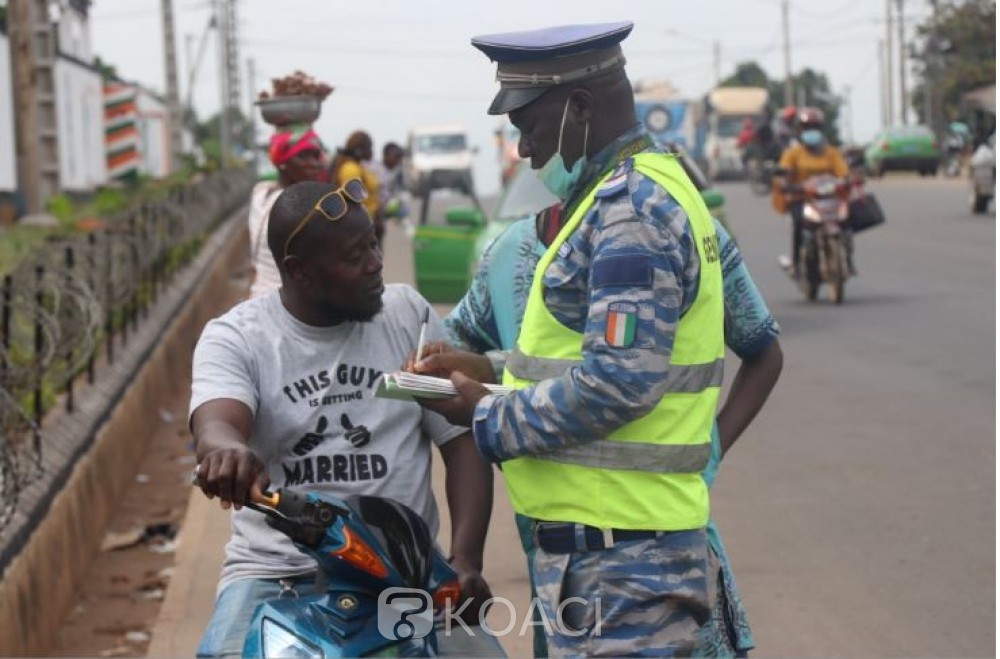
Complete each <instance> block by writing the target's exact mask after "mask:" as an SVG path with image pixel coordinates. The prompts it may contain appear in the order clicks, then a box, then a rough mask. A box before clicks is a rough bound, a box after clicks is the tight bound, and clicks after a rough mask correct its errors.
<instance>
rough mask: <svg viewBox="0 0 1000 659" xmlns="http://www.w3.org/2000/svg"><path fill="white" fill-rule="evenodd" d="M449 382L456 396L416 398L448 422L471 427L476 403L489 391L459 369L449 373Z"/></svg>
mask: <svg viewBox="0 0 1000 659" xmlns="http://www.w3.org/2000/svg"><path fill="white" fill-rule="evenodd" d="M451 382H452V384H454V385H455V389H456V390H457V391H458V395H457V396H454V397H452V398H417V399H416V400H417V402H418V403H420V405H421V406H423V407H425V408H427V409H429V410H431V411H432V412H437V413H438V414H440V415H441V416H443V417H444V418H446V419H448V422H449V423H451V424H453V425H456V426H465V427H466V428H471V427H472V417H473V415H475V413H476V405H477V404H478V403H479V401H480V400H481V399H482V398H483V396H488V395H489V393H490V391H489V389H487V388H486V387H484V386H483V385H481V384H479V383H478V382H476V381H475V380H472V379H471V378H469V377H468V376H466V375H465V374H464V373H462V372H461V371H455V372H454V373H452V374H451Z"/></svg>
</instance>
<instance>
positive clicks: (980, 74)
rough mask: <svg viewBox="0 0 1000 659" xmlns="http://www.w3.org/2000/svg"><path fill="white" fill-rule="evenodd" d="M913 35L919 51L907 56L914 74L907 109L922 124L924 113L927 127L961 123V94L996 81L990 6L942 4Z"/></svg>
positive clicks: (974, 1)
mask: <svg viewBox="0 0 1000 659" xmlns="http://www.w3.org/2000/svg"><path fill="white" fill-rule="evenodd" d="M917 34H918V36H919V38H920V39H921V41H922V42H923V48H922V49H921V50H920V51H917V50H915V49H914V50H913V51H912V52H911V57H912V58H913V59H914V60H915V61H916V63H917V71H918V74H919V76H920V82H919V84H918V85H917V87H916V88H915V89H914V90H913V93H912V95H911V97H910V100H911V103H912V107H913V109H914V110H916V112H917V115H918V116H919V117H920V120H921V122H922V123H925V124H926V123H929V121H928V114H929V115H930V117H931V118H932V119H933V121H934V124H935V126H933V128H937V127H940V126H942V125H944V124H946V123H947V122H949V121H955V120H960V119H964V118H965V115H966V109H965V108H964V107H963V104H962V96H963V94H965V93H966V92H969V91H972V90H973V89H975V88H976V87H981V86H983V85H990V84H995V82H996V68H997V49H996V39H997V36H996V35H997V6H996V3H995V2H992V1H991V0H964V1H959V2H948V3H943V6H942V7H941V8H940V9H939V11H938V12H937V16H936V17H935V16H932V17H931V18H929V19H928V20H927V21H925V22H924V23H922V24H921V25H920V26H918V28H917ZM928 89H929V90H930V92H931V93H930V98H928V97H927V93H928Z"/></svg>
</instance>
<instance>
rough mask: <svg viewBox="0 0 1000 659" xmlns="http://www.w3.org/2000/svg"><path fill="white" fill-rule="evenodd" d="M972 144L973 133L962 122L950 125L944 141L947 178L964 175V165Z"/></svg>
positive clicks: (954, 122)
mask: <svg viewBox="0 0 1000 659" xmlns="http://www.w3.org/2000/svg"><path fill="white" fill-rule="evenodd" d="M971 144H972V132H971V131H970V130H969V127H968V126H967V125H965V124H964V123H962V122H961V121H953V122H951V123H950V124H948V132H947V135H946V136H945V139H944V155H945V166H944V173H945V175H946V176H958V175H959V174H961V173H962V165H963V164H964V162H965V160H966V159H967V157H968V155H969V152H970V149H969V147H970V146H971Z"/></svg>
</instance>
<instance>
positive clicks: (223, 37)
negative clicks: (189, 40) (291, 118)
mask: <svg viewBox="0 0 1000 659" xmlns="http://www.w3.org/2000/svg"><path fill="white" fill-rule="evenodd" d="M221 1H222V2H225V1H226V0H221ZM219 3H220V0H212V13H213V14H214V16H215V25H216V27H217V30H216V36H217V38H218V44H217V45H218V48H219V167H220V168H221V169H226V168H227V167H228V165H229V153H230V150H231V149H230V147H229V140H230V138H231V137H232V131H231V129H230V127H229V84H228V83H229V79H228V77H227V75H226V73H227V70H226V41H227V21H226V12H224V11H222V10H221V8H220V5H219Z"/></svg>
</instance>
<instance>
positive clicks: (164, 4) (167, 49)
mask: <svg viewBox="0 0 1000 659" xmlns="http://www.w3.org/2000/svg"><path fill="white" fill-rule="evenodd" d="M173 4H174V3H173V0H160V13H161V15H162V20H163V71H164V73H165V74H166V77H167V85H166V86H167V108H168V109H169V110H170V169H171V170H174V171H176V170H177V169H178V167H179V165H180V163H181V157H182V156H183V155H184V143H183V139H182V137H181V134H182V133H181V122H182V121H183V118H182V115H181V99H180V90H179V89H178V83H177V46H176V43H175V40H174V6H173Z"/></svg>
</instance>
